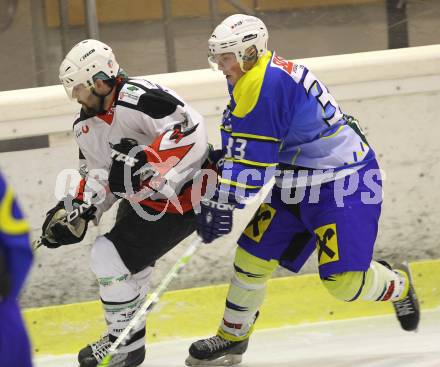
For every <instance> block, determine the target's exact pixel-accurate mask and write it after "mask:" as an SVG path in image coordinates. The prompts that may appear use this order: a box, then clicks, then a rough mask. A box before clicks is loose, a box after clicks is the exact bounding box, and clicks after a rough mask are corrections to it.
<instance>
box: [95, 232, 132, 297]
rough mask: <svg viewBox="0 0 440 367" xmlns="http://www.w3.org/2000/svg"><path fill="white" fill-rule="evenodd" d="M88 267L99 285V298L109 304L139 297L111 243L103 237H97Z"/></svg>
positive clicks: (127, 271)
mask: <svg viewBox="0 0 440 367" xmlns="http://www.w3.org/2000/svg"><path fill="white" fill-rule="evenodd" d="M90 265H91V269H92V271H93V273H95V275H96V278H97V279H98V283H99V292H100V295H101V298H102V299H103V300H106V301H111V302H121V301H127V300H131V299H133V298H135V297H137V296H138V295H139V289H138V286H137V284H136V282H134V281H133V280H132V275H131V274H130V271H129V270H128V268H127V267H126V266H125V264H124V262H123V261H122V259H121V257H120V256H119V254H118V251H117V250H116V248H115V246H114V245H113V243H112V242H111V241H110V240H109V239H107V238H106V237H104V236H99V237H97V239H96V241H95V243H94V244H93V246H92V250H91V254H90Z"/></svg>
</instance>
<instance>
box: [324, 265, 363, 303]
mask: <svg viewBox="0 0 440 367" xmlns="http://www.w3.org/2000/svg"><path fill="white" fill-rule="evenodd" d="M322 283H323V284H324V286H325V287H326V288H327V290H328V291H329V293H330V294H331V295H332V296H333V297H335V298H337V299H339V300H341V301H347V302H348V301H354V300H356V299H357V298H358V297H359V295H360V294H361V292H362V289H363V286H364V283H365V273H364V272H362V271H349V272H346V273H338V274H333V275H330V276H329V277H326V278H324V279H322Z"/></svg>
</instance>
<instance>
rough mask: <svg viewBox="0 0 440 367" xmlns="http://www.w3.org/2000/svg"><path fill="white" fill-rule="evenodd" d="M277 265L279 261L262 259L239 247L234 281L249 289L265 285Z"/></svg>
mask: <svg viewBox="0 0 440 367" xmlns="http://www.w3.org/2000/svg"><path fill="white" fill-rule="evenodd" d="M277 267H278V261H276V260H269V261H268V260H264V259H260V258H259V257H256V256H254V255H252V254H250V253H249V252H247V251H245V250H243V249H242V248H241V247H237V251H236V253H235V260H234V279H233V282H236V283H237V285H238V286H240V285H242V286H243V287H245V288H249V289H252V288H261V287H264V286H265V285H266V283H267V281H268V280H269V279H270V277H271V276H272V273H273V272H274V271H275V269H276V268H277Z"/></svg>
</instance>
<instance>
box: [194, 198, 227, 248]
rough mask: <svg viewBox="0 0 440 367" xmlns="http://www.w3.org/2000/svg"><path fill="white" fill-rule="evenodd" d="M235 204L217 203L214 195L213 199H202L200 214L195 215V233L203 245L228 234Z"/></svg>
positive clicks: (217, 199)
mask: <svg viewBox="0 0 440 367" xmlns="http://www.w3.org/2000/svg"><path fill="white" fill-rule="evenodd" d="M234 208H235V204H231V203H224V202H221V201H219V195H218V194H217V193H216V195H214V197H213V198H211V199H206V198H203V199H202V200H201V202H200V213H196V220H197V233H198V235H199V236H200V237H201V239H202V241H203V242H204V243H211V242H212V241H214V240H215V239H217V238H219V237H221V236H224V235H225V234H228V233H230V232H231V230H232V212H233V210H234Z"/></svg>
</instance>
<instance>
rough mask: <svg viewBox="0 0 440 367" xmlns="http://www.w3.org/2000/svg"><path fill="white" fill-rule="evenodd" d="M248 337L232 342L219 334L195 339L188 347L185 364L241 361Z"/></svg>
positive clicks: (211, 364) (228, 364) (218, 364)
mask: <svg viewBox="0 0 440 367" xmlns="http://www.w3.org/2000/svg"><path fill="white" fill-rule="evenodd" d="M248 342H249V338H248V339H245V340H242V341H238V342H233V341H230V340H226V339H223V338H222V337H221V336H218V335H216V336H213V337H211V338H208V339H201V340H197V341H196V342H194V343H192V344H191V347H190V348H189V356H188V358H187V359H186V361H185V364H186V365H187V366H233V365H235V364H238V363H240V362H241V358H242V355H243V354H244V352H246V349H247V347H248Z"/></svg>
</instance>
